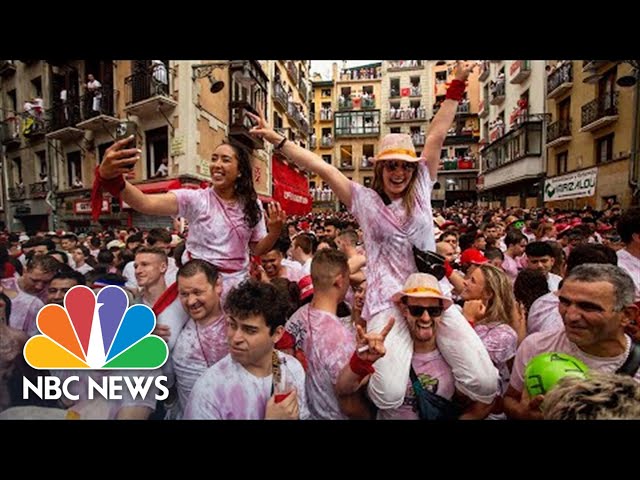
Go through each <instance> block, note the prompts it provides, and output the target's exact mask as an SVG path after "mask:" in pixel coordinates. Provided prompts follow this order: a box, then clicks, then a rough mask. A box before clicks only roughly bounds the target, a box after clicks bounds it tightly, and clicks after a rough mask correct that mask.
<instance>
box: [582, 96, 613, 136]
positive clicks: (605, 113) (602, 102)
mask: <svg viewBox="0 0 640 480" xmlns="http://www.w3.org/2000/svg"><path fill="white" fill-rule="evenodd" d="M617 120H618V92H610V93H609V94H606V95H605V96H602V97H598V98H596V99H594V100H592V101H590V102H589V103H587V104H586V105H583V106H582V128H580V131H581V132H592V131H594V130H598V129H600V128H602V127H606V126H607V125H610V124H611V123H613V122H615V121H617Z"/></svg>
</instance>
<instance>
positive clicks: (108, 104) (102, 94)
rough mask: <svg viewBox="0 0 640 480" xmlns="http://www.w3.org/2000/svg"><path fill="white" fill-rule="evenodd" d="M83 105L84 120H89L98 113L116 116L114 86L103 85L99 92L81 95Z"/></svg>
mask: <svg viewBox="0 0 640 480" xmlns="http://www.w3.org/2000/svg"><path fill="white" fill-rule="evenodd" d="M80 105H81V106H82V120H88V119H90V118H93V117H97V116H98V115H109V116H112V117H113V116H114V112H115V110H114V108H113V107H114V104H113V88H112V87H111V86H107V87H102V88H101V89H100V91H99V92H97V93H87V94H85V95H83V96H81V97H80Z"/></svg>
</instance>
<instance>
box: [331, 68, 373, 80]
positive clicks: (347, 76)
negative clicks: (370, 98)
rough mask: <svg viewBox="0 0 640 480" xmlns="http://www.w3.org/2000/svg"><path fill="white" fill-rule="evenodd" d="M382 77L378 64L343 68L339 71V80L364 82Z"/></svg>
mask: <svg viewBox="0 0 640 480" xmlns="http://www.w3.org/2000/svg"><path fill="white" fill-rule="evenodd" d="M378 78H382V73H381V69H380V67H379V66H371V67H354V68H345V69H343V70H341V71H340V80H339V81H340V82H366V81H369V80H376V79H378Z"/></svg>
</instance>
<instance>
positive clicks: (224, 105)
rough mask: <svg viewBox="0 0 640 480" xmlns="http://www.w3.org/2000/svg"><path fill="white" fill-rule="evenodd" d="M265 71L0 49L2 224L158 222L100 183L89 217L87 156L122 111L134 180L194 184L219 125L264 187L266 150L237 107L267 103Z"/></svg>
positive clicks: (266, 191)
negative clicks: (94, 218) (134, 155)
mask: <svg viewBox="0 0 640 480" xmlns="http://www.w3.org/2000/svg"><path fill="white" fill-rule="evenodd" d="M89 75H91V77H89ZM91 78H93V80H91ZM93 81H97V82H98V83H99V87H96V84H93V87H94V88H92V86H91V85H90V83H91V82H93ZM268 81H269V78H268V76H267V74H266V73H265V70H264V68H263V65H262V64H261V63H260V62H257V61H248V60H230V61H229V60H225V61H200V62H197V61H182V60H181V61H173V60H132V61H128V60H127V61H111V60H39V61H19V60H15V61H11V60H2V61H0V101H1V107H2V115H3V117H2V123H1V124H0V125H1V127H0V142H1V143H2V145H3V150H2V160H3V166H5V167H6V168H4V169H3V177H4V178H3V183H4V188H3V192H5V198H4V202H3V206H4V213H5V215H6V226H7V228H8V229H9V230H11V231H20V230H27V231H29V232H33V231H37V230H51V229H58V228H61V229H65V230H66V229H71V230H74V231H77V232H81V231H86V230H89V229H95V228H102V227H105V226H109V225H113V226H115V225H122V226H124V225H133V224H135V225H139V226H143V227H152V226H168V225H169V224H170V221H171V219H170V218H163V217H147V216H144V215H141V214H139V213H138V212H134V211H132V210H131V209H130V208H129V207H128V206H127V205H126V204H123V203H121V202H120V201H119V200H118V199H114V198H111V196H110V195H109V194H105V195H104V198H103V210H102V215H101V218H100V221H99V222H100V224H99V225H96V224H93V223H92V222H91V220H90V202H89V198H90V188H91V185H92V182H93V178H94V170H95V167H96V166H97V165H98V164H99V162H100V159H101V158H102V157H103V155H104V153H105V151H106V149H107V148H108V147H109V146H110V145H111V144H112V143H113V141H114V140H115V138H116V136H117V135H118V131H119V128H120V125H121V124H122V123H123V122H129V123H128V124H127V126H128V127H130V128H131V131H135V135H136V144H137V147H138V148H140V149H141V150H142V154H141V159H140V161H139V162H138V163H137V164H136V166H135V167H134V169H133V171H132V172H131V174H130V175H129V180H130V181H131V182H132V183H134V184H135V185H136V186H137V187H138V188H140V189H141V190H142V191H145V192H147V193H158V192H166V191H169V190H171V189H175V188H185V187H186V188H200V186H201V185H202V184H203V182H205V183H206V182H208V180H209V178H210V174H209V158H210V156H211V153H212V152H213V149H214V147H215V146H216V145H218V144H219V143H220V142H221V141H222V140H223V139H224V138H226V137H229V138H233V139H234V140H237V141H238V142H239V143H241V144H242V145H244V147H245V148H246V149H247V150H248V151H249V152H250V153H251V156H252V161H253V164H254V181H255V183H256V188H257V189H258V190H259V192H260V193H261V194H263V195H266V196H269V195H270V194H271V182H270V178H271V177H270V172H271V159H270V156H269V153H268V152H267V151H264V150H262V148H263V146H264V144H263V142H262V141H261V140H258V139H256V138H255V137H253V136H251V135H250V134H249V130H250V128H251V126H252V125H251V121H250V119H249V118H248V116H247V115H246V112H254V113H255V112H257V108H258V107H259V108H261V109H262V110H263V111H267V94H268ZM34 105H35V106H34ZM163 164H164V165H166V167H165V168H164V169H162V168H160V166H161V165H163Z"/></svg>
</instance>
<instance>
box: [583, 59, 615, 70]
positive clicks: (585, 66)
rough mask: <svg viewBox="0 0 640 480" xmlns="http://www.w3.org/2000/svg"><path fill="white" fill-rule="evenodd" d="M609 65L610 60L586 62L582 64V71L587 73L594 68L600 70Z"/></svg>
mask: <svg viewBox="0 0 640 480" xmlns="http://www.w3.org/2000/svg"><path fill="white" fill-rule="evenodd" d="M607 63H609V60H584V61H583V62H582V71H583V72H587V71H589V70H591V69H593V68H595V69H598V68H600V67H602V66H603V65H606V64H607Z"/></svg>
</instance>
